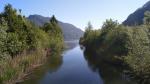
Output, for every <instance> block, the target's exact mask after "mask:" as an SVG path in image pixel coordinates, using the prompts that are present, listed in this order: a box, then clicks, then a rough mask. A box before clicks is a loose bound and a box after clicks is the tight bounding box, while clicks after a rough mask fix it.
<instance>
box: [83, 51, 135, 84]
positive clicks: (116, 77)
mask: <svg viewBox="0 0 150 84" xmlns="http://www.w3.org/2000/svg"><path fill="white" fill-rule="evenodd" d="M84 57H85V59H86V60H87V63H88V65H89V68H90V69H91V70H92V71H94V72H97V73H98V74H99V76H100V77H101V78H102V79H103V82H104V84H136V83H134V82H133V81H130V80H129V79H128V77H127V76H126V75H125V74H124V73H123V68H121V67H120V66H119V67H118V66H114V65H112V64H109V63H106V62H104V61H103V60H102V59H101V58H100V56H97V55H96V54H94V53H91V52H90V51H87V50H85V51H84Z"/></svg>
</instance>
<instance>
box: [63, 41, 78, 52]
mask: <svg viewBox="0 0 150 84" xmlns="http://www.w3.org/2000/svg"><path fill="white" fill-rule="evenodd" d="M78 43H79V40H75V41H65V46H66V50H72V49H73V48H75V47H76V46H78Z"/></svg>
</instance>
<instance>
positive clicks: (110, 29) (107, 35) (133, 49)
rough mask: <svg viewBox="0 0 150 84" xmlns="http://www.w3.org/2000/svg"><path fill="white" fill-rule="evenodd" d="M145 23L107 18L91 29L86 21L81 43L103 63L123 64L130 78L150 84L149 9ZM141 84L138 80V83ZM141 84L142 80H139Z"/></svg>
mask: <svg viewBox="0 0 150 84" xmlns="http://www.w3.org/2000/svg"><path fill="white" fill-rule="evenodd" d="M143 21H144V22H143V23H144V24H142V25H135V26H124V25H122V24H119V23H118V22H117V21H115V20H112V19H108V20H106V21H105V22H104V23H103V26H102V28H101V29H98V30H93V27H92V25H91V23H88V25H87V27H86V31H85V33H84V36H83V37H81V38H80V44H81V45H83V46H84V47H85V49H86V51H90V52H93V53H96V54H97V55H98V56H99V59H103V60H104V61H105V62H108V63H111V64H114V65H121V66H123V67H126V70H125V72H126V73H127V74H128V75H129V76H130V77H131V78H137V79H139V80H138V81H139V82H141V81H142V82H144V84H149V83H150V80H149V79H150V12H149V11H147V12H145V17H144V20H143ZM140 84H141V83H140ZM142 84H143V83H142Z"/></svg>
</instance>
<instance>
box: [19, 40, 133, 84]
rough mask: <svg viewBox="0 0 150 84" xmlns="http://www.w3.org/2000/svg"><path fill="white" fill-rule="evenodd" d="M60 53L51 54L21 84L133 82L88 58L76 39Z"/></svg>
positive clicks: (120, 83)
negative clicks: (45, 61)
mask: <svg viewBox="0 0 150 84" xmlns="http://www.w3.org/2000/svg"><path fill="white" fill-rule="evenodd" d="M67 45H68V49H67V50H66V51H64V53H63V54H62V55H55V56H51V57H50V58H48V59H47V63H45V64H44V65H43V66H41V67H39V68H38V69H36V70H35V71H33V74H31V75H29V76H28V78H27V79H26V80H25V81H24V82H23V83H21V84H133V83H132V82H131V81H129V80H128V79H127V78H126V77H125V76H124V75H123V74H122V73H120V72H118V70H116V68H114V67H111V66H109V65H107V64H102V63H99V62H98V60H96V59H93V58H89V56H88V55H89V54H87V55H85V52H83V50H81V49H80V46H79V45H78V42H77V41H74V42H70V41H68V42H67Z"/></svg>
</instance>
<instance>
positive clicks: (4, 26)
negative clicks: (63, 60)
mask: <svg viewBox="0 0 150 84" xmlns="http://www.w3.org/2000/svg"><path fill="white" fill-rule="evenodd" d="M21 12H22V10H21V9H19V10H16V9H15V8H13V7H12V5H10V4H7V5H6V6H5V7H4V11H3V12H1V13H0V53H1V54H0V84H15V83H16V82H19V81H20V80H22V78H23V77H25V76H26V75H28V73H30V72H32V70H33V69H34V68H36V67H38V66H41V65H42V64H43V63H45V61H46V59H47V57H48V56H51V55H53V54H55V53H59V52H61V51H62V50H63V48H64V39H63V34H62V31H61V28H60V27H59V25H58V23H57V19H56V18H55V16H54V15H53V16H52V18H51V19H50V21H49V23H46V24H44V26H42V27H38V26H36V25H34V24H33V23H32V22H30V21H28V20H27V19H26V17H25V16H23V15H21Z"/></svg>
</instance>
